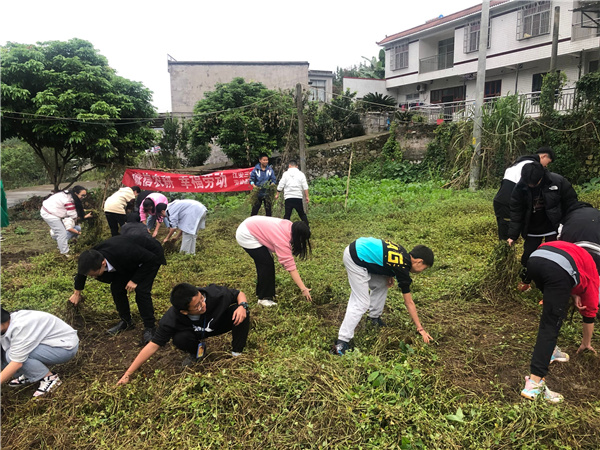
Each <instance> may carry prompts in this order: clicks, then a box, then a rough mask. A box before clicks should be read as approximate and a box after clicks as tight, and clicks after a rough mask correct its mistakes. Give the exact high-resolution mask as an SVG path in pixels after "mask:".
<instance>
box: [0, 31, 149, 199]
mask: <svg viewBox="0 0 600 450" xmlns="http://www.w3.org/2000/svg"><path fill="white" fill-rule="evenodd" d="M0 51H1V56H2V61H1V68H2V82H1V88H2V94H1V100H2V138H3V139H8V138H12V137H18V138H20V139H22V140H23V141H24V142H27V144H29V145H30V146H31V148H33V151H34V152H35V154H36V155H37V157H38V158H40V160H41V162H42V164H43V166H44V168H45V169H46V171H47V172H48V175H49V177H50V180H51V182H52V183H53V184H54V187H55V189H58V185H59V184H60V183H61V182H62V181H63V179H64V178H65V176H66V175H67V170H68V169H69V167H72V166H73V162H74V161H75V160H78V162H79V163H80V164H79V170H78V171H77V173H76V174H75V176H74V178H73V179H72V180H70V181H72V182H73V181H75V180H76V179H77V178H78V177H79V176H80V175H81V174H82V173H83V172H84V171H87V170H91V169H92V168H94V167H95V166H96V165H97V164H101V163H108V162H111V163H113V162H117V163H120V164H126V163H130V162H132V161H133V158H134V157H135V156H136V155H137V154H138V153H139V152H140V151H142V150H143V149H145V148H147V147H148V146H150V144H151V142H152V141H153V139H154V138H155V134H154V132H153V131H152V130H151V129H150V127H149V125H150V122H151V120H149V118H152V117H155V115H156V112H155V110H154V107H153V106H152V105H151V103H150V101H151V98H152V93H151V91H149V90H148V89H147V88H145V87H144V86H143V85H142V84H141V83H138V82H134V81H130V80H128V79H126V78H123V77H120V76H118V75H116V72H115V70H114V69H112V68H111V67H110V66H109V65H108V62H107V59H106V58H105V57H104V56H102V55H101V54H100V53H98V51H97V50H96V49H95V48H94V47H93V46H92V44H91V43H90V42H87V41H84V40H81V39H71V40H69V41H66V42H63V41H49V42H42V43H38V44H36V45H28V44H18V43H12V42H9V43H7V45H6V46H3V47H1V49H0ZM84 163H85V164H84ZM87 163H90V164H87ZM84 165H85V166H87V168H86V169H83V167H84Z"/></svg>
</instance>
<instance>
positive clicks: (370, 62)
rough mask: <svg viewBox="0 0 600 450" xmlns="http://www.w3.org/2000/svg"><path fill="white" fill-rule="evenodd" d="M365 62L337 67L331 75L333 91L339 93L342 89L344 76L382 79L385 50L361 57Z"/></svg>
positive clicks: (383, 76) (383, 75)
mask: <svg viewBox="0 0 600 450" xmlns="http://www.w3.org/2000/svg"><path fill="white" fill-rule="evenodd" d="M362 58H363V59H364V60H365V61H366V62H360V63H358V64H355V65H353V66H350V67H346V68H342V67H338V68H337V69H336V71H335V74H334V77H333V91H334V93H335V94H340V93H342V91H343V89H344V88H343V79H344V77H356V78H375V79H377V80H383V79H384V78H385V50H384V49H381V50H380V51H379V55H378V57H375V56H373V57H371V58H367V57H365V56H363V57H362Z"/></svg>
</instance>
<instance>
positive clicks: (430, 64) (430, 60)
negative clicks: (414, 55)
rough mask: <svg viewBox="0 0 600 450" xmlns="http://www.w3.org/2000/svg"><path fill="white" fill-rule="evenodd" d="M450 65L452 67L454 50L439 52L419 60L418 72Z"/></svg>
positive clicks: (444, 67) (431, 70) (447, 67)
mask: <svg viewBox="0 0 600 450" xmlns="http://www.w3.org/2000/svg"><path fill="white" fill-rule="evenodd" d="M450 67H454V52H449V53H440V54H439V55H434V56H429V57H427V58H422V59H420V60H419V73H427V72H433V71H434V70H442V69H449V68H450Z"/></svg>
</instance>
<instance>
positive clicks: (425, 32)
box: [378, 0, 600, 105]
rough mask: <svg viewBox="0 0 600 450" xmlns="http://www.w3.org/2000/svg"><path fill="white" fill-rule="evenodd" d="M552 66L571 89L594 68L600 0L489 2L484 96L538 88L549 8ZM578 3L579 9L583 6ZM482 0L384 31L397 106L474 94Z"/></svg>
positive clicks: (599, 54)
mask: <svg viewBox="0 0 600 450" xmlns="http://www.w3.org/2000/svg"><path fill="white" fill-rule="evenodd" d="M556 7H560V12H559V16H560V23H559V34H558V58H557V69H558V70H560V71H562V72H564V73H565V74H566V76H567V80H568V81H567V85H566V87H574V85H575V83H576V82H577V80H578V79H579V78H580V77H581V76H583V75H584V74H586V73H588V72H591V71H597V70H598V60H599V59H600V25H599V22H600V2H598V1H573V0H552V1H550V0H546V1H518V0H495V1H491V4H490V20H489V32H488V48H487V51H486V53H487V56H486V77H485V97H486V98H490V97H497V96H505V95H509V94H515V93H520V94H525V93H531V92H539V91H540V89H541V83H542V76H543V75H544V74H546V73H547V72H548V71H549V68H550V56H551V48H552V30H553V23H554V16H555V14H556V11H555V8H556ZM582 8H583V10H582ZM480 19H481V5H476V6H473V7H471V8H468V9H465V10H463V11H459V12H457V13H454V14H451V15H449V16H445V17H438V18H436V19H433V20H430V21H427V22H426V23H425V24H423V25H419V26H416V27H414V28H411V29H409V30H405V31H402V32H400V33H396V34H393V35H391V36H387V37H386V38H385V39H383V40H381V41H380V42H378V44H379V45H381V46H382V47H383V48H384V49H385V52H386V57H385V60H386V68H385V83H386V89H387V93H388V94H389V95H392V96H394V97H395V98H396V99H397V100H398V103H399V104H400V105H404V104H407V105H415V104H426V105H427V104H437V103H445V104H446V103H449V102H458V101H465V100H466V101H469V100H474V98H475V83H476V77H477V58H478V50H479V28H480Z"/></svg>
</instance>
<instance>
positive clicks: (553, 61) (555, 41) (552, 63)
mask: <svg viewBox="0 0 600 450" xmlns="http://www.w3.org/2000/svg"><path fill="white" fill-rule="evenodd" d="M559 25H560V6H555V7H554V27H553V28H552V54H551V55H550V73H554V72H556V59H557V58H558V26H559Z"/></svg>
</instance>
